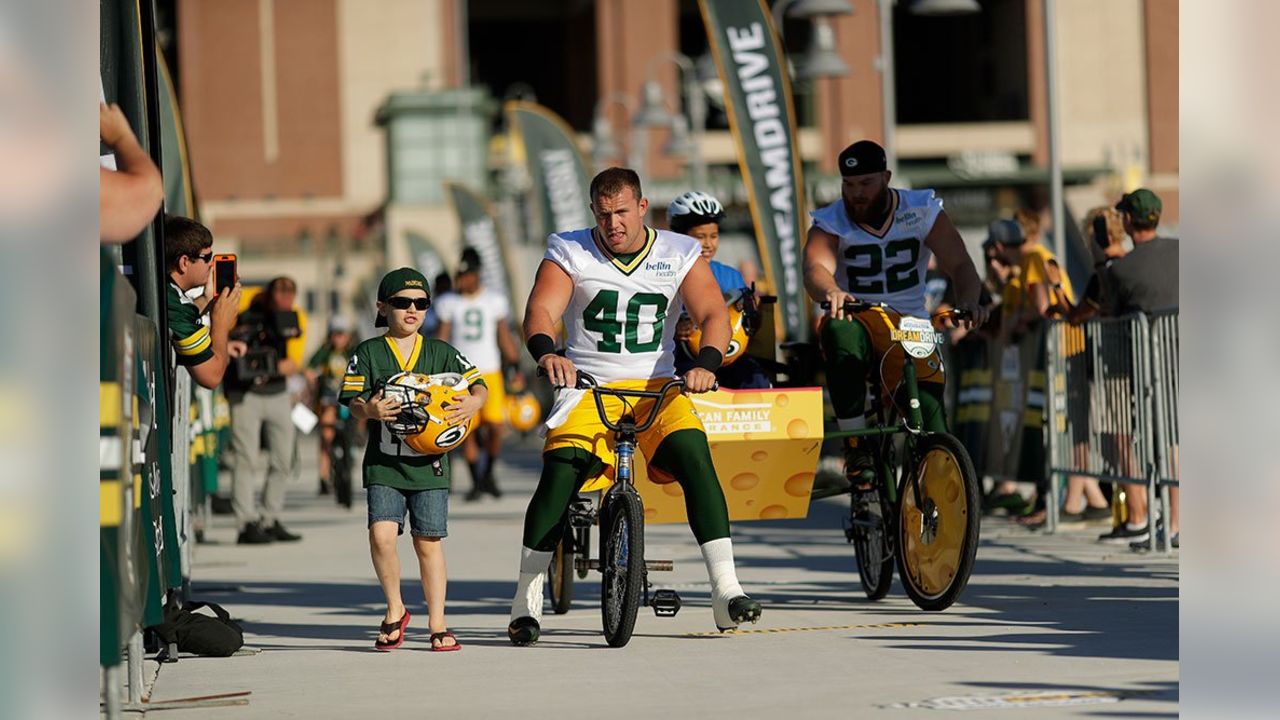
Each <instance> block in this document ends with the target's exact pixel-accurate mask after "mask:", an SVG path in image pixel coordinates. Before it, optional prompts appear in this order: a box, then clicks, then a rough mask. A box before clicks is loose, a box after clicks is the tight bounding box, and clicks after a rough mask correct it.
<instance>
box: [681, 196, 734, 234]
mask: <svg viewBox="0 0 1280 720" xmlns="http://www.w3.org/2000/svg"><path fill="white" fill-rule="evenodd" d="M723 219H724V207H723V206H722V205H721V204H720V201H719V200H716V199H715V198H713V197H711V196H710V195H708V194H706V193H704V192H698V191H697V190H690V191H689V192H687V193H685V194H683V195H681V196H680V197H678V198H676V199H675V200H672V201H671V204H670V205H668V206H667V224H668V225H669V226H670V227H671V229H672V230H673V231H675V232H678V233H682V232H684V231H686V230H688V229H689V228H692V227H697V226H699V225H705V224H707V223H718V222H720V221H721V220H723Z"/></svg>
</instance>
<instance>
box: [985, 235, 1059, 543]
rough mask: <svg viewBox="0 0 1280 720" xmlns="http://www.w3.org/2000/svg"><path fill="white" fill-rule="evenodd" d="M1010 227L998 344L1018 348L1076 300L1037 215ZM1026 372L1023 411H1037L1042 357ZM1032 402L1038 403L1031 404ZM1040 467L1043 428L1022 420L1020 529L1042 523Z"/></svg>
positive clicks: (1041, 401)
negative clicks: (1028, 502) (1024, 506)
mask: <svg viewBox="0 0 1280 720" xmlns="http://www.w3.org/2000/svg"><path fill="white" fill-rule="evenodd" d="M1013 222H1015V223H1016V224H1017V225H1018V226H1019V229H1020V230H1021V231H1022V238H1021V239H1022V241H1021V242H1018V238H1017V237H1016V236H1014V234H1013V233H1010V235H1011V237H1010V238H1009V240H1008V241H1007V242H1005V243H1004V244H1005V246H1006V248H1007V254H1008V258H1009V260H1010V261H1011V262H1014V263H1015V264H1016V265H1017V268H1018V270H1017V273H1016V275H1015V276H1014V277H1013V278H1012V279H1011V280H1010V282H1009V283H1008V284H1007V285H1006V286H1005V288H1004V299H1003V312H1002V318H1001V326H1000V333H1001V336H1002V340H1003V342H1002V343H1001V344H1002V345H1008V344H1010V343H1014V344H1017V343H1021V342H1022V340H1023V338H1024V337H1026V336H1027V335H1028V333H1031V332H1033V331H1034V330H1035V329H1037V328H1038V327H1040V325H1041V324H1042V323H1043V322H1044V320H1046V319H1049V318H1052V317H1054V316H1055V315H1054V308H1056V307H1059V306H1062V305H1067V304H1070V303H1071V302H1072V301H1073V300H1074V297H1075V295H1074V293H1073V291H1072V288H1071V279H1070V278H1069V277H1068V276H1067V274H1066V273H1065V272H1063V271H1062V268H1061V266H1060V264H1059V263H1058V259H1057V258H1055V257H1054V255H1053V252H1052V251H1050V250H1049V248H1048V247H1046V246H1045V245H1044V243H1043V242H1041V238H1042V234H1043V233H1042V229H1041V226H1040V219H1039V215H1038V214H1036V213H1035V212H1033V211H1030V210H1020V211H1018V212H1017V213H1016V214H1015V216H1014V220H1013ZM1030 370H1031V371H1032V372H1029V373H1028V375H1027V377H1028V383H1027V396H1028V401H1027V408H1028V410H1030V411H1038V410H1041V409H1043V407H1044V399H1043V398H1044V391H1045V388H1044V370H1045V357H1044V354H1043V353H1042V352H1041V353H1039V354H1038V355H1037V357H1036V360H1035V365H1034V366H1033V367H1032V368H1030ZM1033 394H1034V396H1033ZM1033 397H1038V398H1039V400H1038V401H1033ZM1037 404H1038V407H1037ZM1034 415H1035V413H1034V412H1028V413H1027V415H1026V417H1027V418H1032V417H1034ZM1044 468H1045V463H1044V426H1043V424H1042V423H1040V422H1037V421H1034V420H1028V419H1024V424H1023V429H1022V449H1021V452H1020V459H1019V462H1018V477H1019V478H1020V479H1022V480H1025V481H1034V482H1035V484H1036V500H1035V504H1034V505H1033V506H1032V508H1031V509H1030V511H1029V512H1026V513H1024V514H1023V515H1022V516H1021V517H1019V518H1017V521H1018V522H1019V523H1020V524H1023V525H1027V526H1032V527H1035V526H1039V525H1041V524H1043V523H1044V522H1045V518H1046V515H1047V510H1046V501H1047V500H1048V496H1049V493H1048V479H1047V478H1046V477H1045V471H1044Z"/></svg>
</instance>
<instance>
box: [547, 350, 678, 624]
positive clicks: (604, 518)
mask: <svg viewBox="0 0 1280 720" xmlns="http://www.w3.org/2000/svg"><path fill="white" fill-rule="evenodd" d="M538 374H539V375H544V374H545V373H544V372H543V371H542V370H541V369H539V371H538ZM577 376H578V381H577V386H576V387H577V389H579V390H589V391H590V392H591V396H592V398H593V400H594V401H595V404H596V412H597V413H598V414H599V416H600V422H602V423H603V424H604V426H605V427H606V428H608V429H609V431H610V432H612V433H613V434H614V442H615V444H614V454H615V456H616V458H617V465H616V467H615V478H614V483H613V485H612V486H611V487H610V488H609V489H608V490H606V491H604V493H603V496H602V497H601V498H600V499H599V504H598V506H597V504H596V503H595V502H593V501H592V500H590V499H588V498H586V497H583V496H582V495H579V496H577V497H575V498H574V499H573V501H572V502H571V503H570V506H569V510H568V520H567V521H566V522H565V525H564V535H563V537H562V538H561V540H560V542H559V544H558V545H557V546H556V549H555V552H554V553H553V554H552V557H551V565H550V568H549V569H548V582H549V584H550V586H551V606H552V609H553V610H554V611H555V612H556V613H557V614H563V613H566V612H568V611H569V606H570V604H571V601H572V598H573V583H574V576H575V575H576V576H577V577H578V578H580V579H581V578H585V577H586V576H587V573H588V571H590V570H599V571H600V573H601V579H600V611H601V619H602V621H603V624H604V635H605V640H606V641H607V642H608V643H609V645H610V646H612V647H622V646H624V645H626V644H627V643H628V642H629V641H630V640H631V633H632V631H633V630H634V629H635V623H636V615H637V613H638V612H639V609H640V607H641V606H642V605H643V606H648V607H652V608H653V611H654V614H655V615H657V616H658V617H673V616H675V614H676V613H678V612H680V606H681V601H680V596H679V595H678V594H677V593H676V592H675V591H674V590H667V589H664V590H656V591H654V590H653V589H652V585H651V584H650V582H649V572H651V571H655V572H656V571H669V570H671V569H672V568H673V563H672V561H670V560H649V561H646V560H645V558H644V504H643V502H642V501H641V499H640V493H639V492H637V491H636V488H635V484H634V474H633V469H634V463H635V453H636V436H637V435H638V434H639V433H642V432H644V431H645V430H648V429H649V427H650V426H652V425H653V423H654V421H655V420H657V419H658V414H659V413H660V412H661V410H662V407H663V405H664V404H665V403H666V401H667V398H668V396H669V395H670V394H671V392H672V391H675V392H680V391H681V390H683V389H684V380H682V379H680V378H675V379H672V380H669V381H668V382H667V383H665V384H664V385H663V386H662V387H661V388H660V389H658V390H623V389H616V388H609V387H604V386H602V385H600V384H599V383H598V382H596V380H595V378H594V377H592V376H591V375H589V374H587V373H585V372H583V371H581V370H579V371H577ZM606 396H613V397H616V398H618V399H619V400H622V401H623V404H624V406H626V407H629V406H630V405H631V402H632V401H635V400H645V399H648V400H652V401H653V405H652V407H651V409H650V411H649V415H648V417H647V418H645V419H644V420H643V421H642V422H637V421H636V418H635V417H634V415H632V414H630V413H629V412H626V411H624V412H623V414H622V415H621V416H620V417H619V418H618V420H617V421H616V422H615V421H614V420H611V419H610V418H609V416H608V413H607V412H606V411H605V407H604V398H605V397H606ZM596 525H598V526H599V527H600V547H599V555H598V557H599V559H598V560H595V559H591V558H590V557H589V556H590V552H591V528H592V526H596Z"/></svg>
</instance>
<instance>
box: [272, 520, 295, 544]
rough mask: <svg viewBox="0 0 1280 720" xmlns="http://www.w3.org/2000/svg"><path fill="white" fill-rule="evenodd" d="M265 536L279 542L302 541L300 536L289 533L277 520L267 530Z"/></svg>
mask: <svg viewBox="0 0 1280 720" xmlns="http://www.w3.org/2000/svg"><path fill="white" fill-rule="evenodd" d="M267 534H269V535H270V536H271V539H272V540H279V541H280V542H294V541H296V540H301V539H302V536H301V535H298V534H295V533H291V532H289V531H288V530H286V529H285V527H284V526H283V525H281V524H280V521H279V520H277V521H276V522H275V524H274V525H272V526H271V527H269V528H267Z"/></svg>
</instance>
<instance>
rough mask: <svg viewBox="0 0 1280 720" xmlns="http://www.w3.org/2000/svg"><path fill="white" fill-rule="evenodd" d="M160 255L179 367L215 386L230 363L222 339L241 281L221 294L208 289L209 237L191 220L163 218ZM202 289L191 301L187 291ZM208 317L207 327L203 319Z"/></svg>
mask: <svg viewBox="0 0 1280 720" xmlns="http://www.w3.org/2000/svg"><path fill="white" fill-rule="evenodd" d="M164 256H165V263H166V265H167V267H168V268H169V284H168V286H167V287H166V288H165V299H166V303H167V307H168V312H167V313H166V315H167V319H168V323H169V340H170V342H172V343H173V351H174V355H175V356H176V357H177V361H178V364H179V365H181V366H183V367H185V368H187V372H189V373H191V378H192V379H193V380H195V381H196V383H198V384H199V385H200V386H201V387H206V388H210V389H212V388H216V387H217V386H218V384H219V383H221V382H222V375H223V373H225V372H226V370H227V364H228V363H229V362H230V358H231V355H230V351H229V350H228V347H227V336H228V335H229V334H230V332H231V329H232V328H233V327H235V324H236V314H237V310H238V309H239V307H238V306H239V303H240V283H236V286H235V287H233V288H228V289H224V290H223V291H222V294H221V295H218V294H217V293H216V292H215V290H214V285H213V272H211V270H212V265H213V234H212V233H210V232H209V229H208V228H206V227H205V226H203V225H201V224H200V223H198V222H196V221H195V220H192V219H190V218H184V217H177V216H173V215H168V216H166V217H165V219H164ZM198 287H204V294H203V295H201V296H200V297H198V298H195V299H194V300H193V299H191V298H190V297H188V296H187V293H188V292H189V291H191V290H194V289H195V288H198ZM206 313H208V314H209V321H210V322H209V324H207V325H206V324H204V322H203V321H202V318H203V316H204V315H205V314H206Z"/></svg>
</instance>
